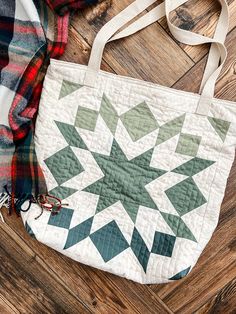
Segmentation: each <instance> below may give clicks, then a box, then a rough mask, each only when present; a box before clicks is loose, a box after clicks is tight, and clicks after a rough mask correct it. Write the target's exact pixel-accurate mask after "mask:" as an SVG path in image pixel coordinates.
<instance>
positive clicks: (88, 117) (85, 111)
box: [75, 107, 98, 131]
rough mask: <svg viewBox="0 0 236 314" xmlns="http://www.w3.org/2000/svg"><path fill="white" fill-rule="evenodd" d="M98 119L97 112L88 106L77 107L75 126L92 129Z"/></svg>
mask: <svg viewBox="0 0 236 314" xmlns="http://www.w3.org/2000/svg"><path fill="white" fill-rule="evenodd" d="M97 119H98V112H97V111H95V110H92V109H89V108H85V107H79V108H78V111H77V115H76V118H75V126H77V127H78V128H81V129H85V130H89V131H94V130H95V127H96V124H97Z"/></svg>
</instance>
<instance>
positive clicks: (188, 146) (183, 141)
mask: <svg viewBox="0 0 236 314" xmlns="http://www.w3.org/2000/svg"><path fill="white" fill-rule="evenodd" d="M200 142H201V137H200V136H197V135H192V134H186V133H181V134H180V136H179V142H178V145H177V148H176V153H179V154H181V155H187V156H192V157H195V156H196V155H197V152H198V148H199V145H200Z"/></svg>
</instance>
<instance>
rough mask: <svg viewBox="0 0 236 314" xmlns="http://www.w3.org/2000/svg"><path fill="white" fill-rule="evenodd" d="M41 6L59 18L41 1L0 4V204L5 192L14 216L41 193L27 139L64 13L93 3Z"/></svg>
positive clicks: (66, 0) (63, 33) (60, 0)
mask: <svg viewBox="0 0 236 314" xmlns="http://www.w3.org/2000/svg"><path fill="white" fill-rule="evenodd" d="M46 2H47V4H48V6H49V7H50V9H53V10H54V11H56V12H57V13H59V14H60V16H57V15H55V14H54V13H53V12H52V10H50V9H49V7H47V6H46V5H45V2H44V1H43V0H34V1H33V0H0V202H1V195H3V194H2V193H4V192H5V193H8V195H11V199H12V200H13V201H12V203H11V204H12V205H14V200H18V202H17V205H18V206H16V210H18V211H20V209H21V205H22V204H23V202H24V201H25V200H26V199H31V198H32V197H37V196H38V194H44V193H47V189H46V184H45V180H44V177H43V173H42V171H41V169H40V167H39V165H38V162H37V157H36V154H35V150H34V141H33V134H34V122H35V118H36V114H37V109H38V104H39V99H40V94H41V90H42V82H43V79H44V75H45V73H46V69H47V66H48V63H49V59H50V58H51V57H52V58H58V57H59V56H60V55H62V54H63V52H64V50H65V46H66V42H67V34H68V21H69V13H68V11H70V10H74V9H78V8H82V7H83V6H85V5H86V4H90V3H94V2H96V0H92V1H91V0H87V1H80V0H77V1H71V0H46ZM62 15H63V16H62ZM14 207H15V206H14Z"/></svg>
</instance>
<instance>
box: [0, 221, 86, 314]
mask: <svg viewBox="0 0 236 314" xmlns="http://www.w3.org/2000/svg"><path fill="white" fill-rule="evenodd" d="M0 238H1V243H0V256H1V263H0V282H1V294H2V295H3V297H4V298H6V299H7V300H9V302H11V303H12V304H13V305H14V306H15V307H16V308H17V309H18V310H19V311H20V312H21V313H78V311H79V312H80V313H92V312H91V311H89V310H88V308H87V307H86V306H85V305H84V304H83V302H82V301H81V300H80V299H79V298H78V296H76V295H75V294H74V295H73V294H71V293H70V292H69V291H68V290H67V289H66V288H65V287H64V286H63V284H62V283H61V280H60V278H59V277H57V276H53V275H52V273H50V271H49V270H48V269H47V268H44V267H43V266H42V265H43V263H42V261H40V259H39V258H38V256H37V255H36V254H35V252H34V251H32V250H31V249H30V248H29V246H27V244H26V243H25V242H24V241H22V239H20V238H19V237H18V236H17V235H16V234H15V232H14V231H13V230H12V229H10V228H9V227H8V226H7V225H6V224H0ZM29 292H30V293H29Z"/></svg>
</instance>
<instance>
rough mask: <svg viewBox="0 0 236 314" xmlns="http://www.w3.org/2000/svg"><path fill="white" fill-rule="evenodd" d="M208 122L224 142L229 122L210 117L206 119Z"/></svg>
mask: <svg viewBox="0 0 236 314" xmlns="http://www.w3.org/2000/svg"><path fill="white" fill-rule="evenodd" d="M208 120H209V122H210V124H211V125H212V127H213V128H214V129H215V131H216V133H217V134H218V135H219V137H220V138H221V139H222V141H223V142H224V141H225V138H226V135H227V133H228V131H229V127H230V122H228V121H225V120H221V119H216V118H212V117H208Z"/></svg>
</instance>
